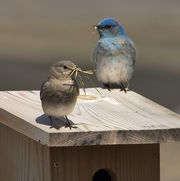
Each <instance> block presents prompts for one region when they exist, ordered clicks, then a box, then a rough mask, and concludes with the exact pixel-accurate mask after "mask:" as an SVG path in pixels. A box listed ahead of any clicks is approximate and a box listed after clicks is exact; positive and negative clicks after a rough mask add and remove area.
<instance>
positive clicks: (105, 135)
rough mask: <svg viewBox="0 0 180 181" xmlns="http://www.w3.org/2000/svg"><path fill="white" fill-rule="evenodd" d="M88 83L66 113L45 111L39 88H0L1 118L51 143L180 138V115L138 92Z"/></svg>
mask: <svg viewBox="0 0 180 181" xmlns="http://www.w3.org/2000/svg"><path fill="white" fill-rule="evenodd" d="M98 89H99V91H100V92H101V94H99V93H98V92H96V90H95V89H94V88H90V89H86V92H87V95H86V96H84V95H83V92H82V90H81V95H80V96H79V97H78V101H77V104H76V106H75V109H74V111H73V112H72V113H71V114H70V115H68V118H69V120H70V121H72V124H74V125H73V126H74V127H76V128H72V129H70V128H69V127H66V126H65V122H64V121H65V119H61V118H60V119H53V128H50V120H49V118H48V117H47V116H46V115H44V113H43V110H42V107H41V102H40V98H39V97H40V96H39V91H2V92H0V122H1V123H2V124H4V125H6V126H8V127H10V128H12V129H14V130H15V131H17V132H19V133H21V134H23V135H25V136H27V137H30V138H31V139H33V140H36V141H39V142H40V143H41V144H44V145H47V146H58V147H59V146H86V145H115V144H149V143H161V142H170V141H180V115H178V114H176V113H174V112H172V111H170V110H168V109H167V108H165V107H163V106H161V105H159V104H157V103H155V102H153V101H151V100H149V99H147V98H145V97H143V96H141V95H139V94H137V93H135V92H133V91H128V92H127V93H124V92H121V91H119V90H113V91H108V90H104V89H100V88H98Z"/></svg>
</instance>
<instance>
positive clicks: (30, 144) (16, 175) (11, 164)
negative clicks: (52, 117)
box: [0, 123, 51, 181]
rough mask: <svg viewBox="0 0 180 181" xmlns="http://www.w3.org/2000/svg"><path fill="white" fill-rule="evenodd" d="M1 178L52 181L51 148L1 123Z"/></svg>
mask: <svg viewBox="0 0 180 181" xmlns="http://www.w3.org/2000/svg"><path fill="white" fill-rule="evenodd" d="M0 180H2V181H12V180H13V181H50V180H51V176H50V152H49V148H48V147H47V146H43V145H41V144H39V143H37V142H36V141H34V140H32V139H30V138H28V137H26V136H24V135H22V134H20V133H18V132H16V131H14V130H12V129H10V128H8V127H7V126H5V125H3V124H1V123H0Z"/></svg>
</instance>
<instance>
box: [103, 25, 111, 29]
mask: <svg viewBox="0 0 180 181" xmlns="http://www.w3.org/2000/svg"><path fill="white" fill-rule="evenodd" d="M104 28H106V29H110V28H112V26H111V25H106V26H104Z"/></svg>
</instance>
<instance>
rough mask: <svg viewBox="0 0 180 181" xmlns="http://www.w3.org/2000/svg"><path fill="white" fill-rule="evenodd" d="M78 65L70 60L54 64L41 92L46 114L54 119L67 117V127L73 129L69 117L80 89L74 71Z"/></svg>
mask: <svg viewBox="0 0 180 181" xmlns="http://www.w3.org/2000/svg"><path fill="white" fill-rule="evenodd" d="M74 69H76V65H75V64H74V63H73V62H71V61H68V60H64V61H59V62H57V63H56V64H54V65H53V66H52V67H51V69H50V72H49V77H48V80H47V81H45V82H44V83H43V84H42V86H41V90H40V98H41V102H42V108H43V110H44V113H45V114H46V115H47V116H49V118H50V120H51V124H52V118H60V117H65V118H66V121H67V124H66V125H67V126H68V127H70V129H71V127H72V126H71V124H70V121H69V120H68V118H67V115H68V114H70V113H71V112H72V111H73V109H74V107H75V104H76V101H77V96H78V95H79V88H78V85H77V82H76V80H75V79H73V78H72V71H73V70H74Z"/></svg>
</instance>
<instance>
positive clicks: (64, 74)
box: [50, 60, 76, 79]
mask: <svg viewBox="0 0 180 181" xmlns="http://www.w3.org/2000/svg"><path fill="white" fill-rule="evenodd" d="M74 69H76V65H75V64H74V63H73V62H71V61H70V60H62V61H59V62H57V63H55V64H54V65H53V66H52V67H51V69H50V77H51V78H52V77H54V78H57V79H64V78H71V73H72V71H73V70H74Z"/></svg>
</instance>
